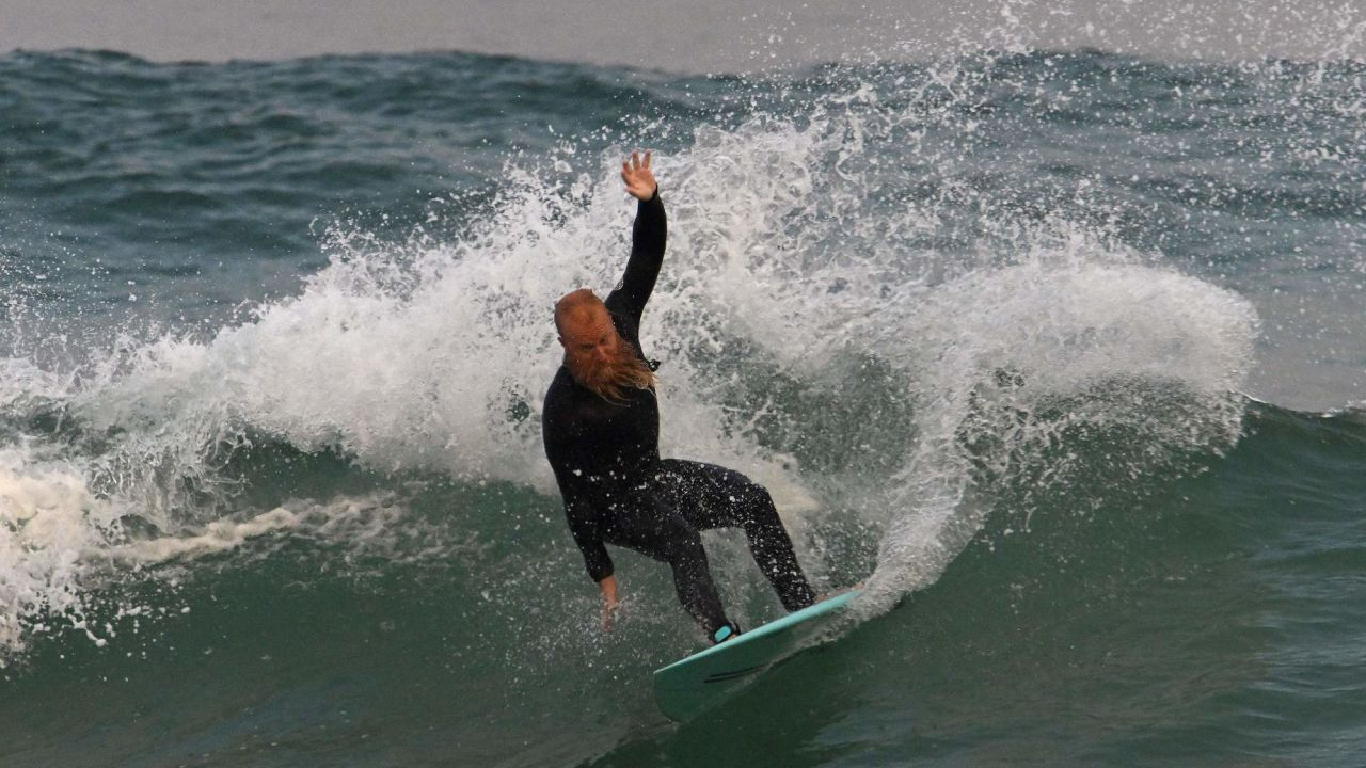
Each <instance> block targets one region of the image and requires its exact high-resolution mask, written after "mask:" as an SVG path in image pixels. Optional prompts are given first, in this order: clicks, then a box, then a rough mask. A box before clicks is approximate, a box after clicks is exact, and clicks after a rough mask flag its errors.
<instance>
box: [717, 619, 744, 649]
mask: <svg viewBox="0 0 1366 768" xmlns="http://www.w3.org/2000/svg"><path fill="white" fill-rule="evenodd" d="M739 636H740V625H739V624H736V623H734V622H728V623H726V624H722V625H721V626H719V627H717V628H716V631H715V632H713V633H711V644H712V645H720V644H721V643H724V642H726V641H727V640H731V639H734V638H737V637H739Z"/></svg>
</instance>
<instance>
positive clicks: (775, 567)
mask: <svg viewBox="0 0 1366 768" xmlns="http://www.w3.org/2000/svg"><path fill="white" fill-rule="evenodd" d="M621 178H622V180H623V181H624V182H625V183H626V191H627V192H629V193H630V194H631V195H632V196H633V197H635V198H636V199H637V200H638V201H639V203H638V205H637V209H636V220H635V225H634V227H633V229H632V244H631V257H630V260H629V261H627V263H626V272H625V274H624V275H623V276H622V279H621V284H620V285H619V286H618V287H617V288H616V289H615V290H613V291H612V292H611V293H609V294H607V300H606V301H603V300H601V299H599V298H598V297H597V296H596V295H595V294H594V293H593V292H592V291H591V290H589V289H587V288H580V289H578V290H576V291H571V292H569V293H567V294H565V295H564V296H563V297H562V298H561V299H560V300H559V301H558V302H557V303H556V304H555V328H556V330H557V331H558V332H559V340H560V346H562V347H564V362H563V364H562V365H561V366H560V369H559V371H558V372H557V373H556V374H555V380H554V382H552V383H551V385H550V389H549V391H547V392H546V395H545V406H544V408H543V409H542V412H541V432H542V437H543V439H544V441H545V455H546V458H547V459H549V460H550V465H551V467H553V468H554V470H555V479H556V481H557V482H558V483H559V487H560V495H561V496H562V497H563V498H564V507H565V514H566V516H567V517H568V519H569V530H570V532H571V533H572V534H573V536H574V542H575V543H576V544H578V546H579V549H580V550H582V551H583V558H584V563H585V564H586V565H587V567H588V575H589V577H590V578H591V579H593V581H595V582H597V584H598V588H599V590H600V591H601V593H602V621H603V629H609V628H610V627H611V622H612V617H613V615H614V612H615V611H616V608H617V599H618V598H617V595H618V591H617V579H616V575H615V569H614V567H613V565H612V559H611V557H609V556H608V554H607V547H606V546H605V545H607V544H612V545H614V546H619V547H627V548H629V549H633V550H636V551H637V552H641V553H643V554H645V555H648V556H649V557H651V558H654V559H655V560H660V561H662V562H665V563H668V565H669V568H670V569H671V570H672V571H673V579H674V585H675V587H676V588H677V589H678V599H679V602H681V603H682V604H683V607H684V608H685V609H686V610H687V611H688V613H689V614H691V615H692V617H693V618H694V619H696V620H697V622H698V623H699V624H701V625H702V628H703V629H704V630H705V631H706V633H707V636H708V637H709V638H711V640H712V642H713V643H719V642H723V641H725V640H728V639H730V638H732V637H734V636H736V635H738V634H739V632H740V628H739V627H738V626H736V624H735V623H734V622H732V621H730V620H729V619H728V618H727V617H726V614H725V611H724V610H723V609H722V607H721V599H720V596H719V595H718V594H717V592H716V584H715V583H714V582H713V581H712V576H711V569H710V567H709V565H708V563H707V553H706V551H705V550H704V549H703V548H702V538H701V536H700V534H699V531H703V530H708V529H711V528H722V527H736V526H738V527H741V528H744V530H745V535H746V536H747V537H748V539H749V547H750V552H751V554H753V556H754V560H755V562H757V563H758V565H759V568H760V570H762V571H763V573H764V576H766V577H767V578H768V580H769V583H771V584H772V585H773V588H774V589H775V590H776V591H777V593H778V597H779V599H780V600H781V601H782V604H783V607H785V608H786V609H787V610H789V611H795V610H798V609H801V608H805V607H807V606H809V605H811V604H812V602H813V601H814V598H815V595H814V593H813V592H812V591H811V586H810V585H809V584H808V583H807V581H806V576H805V575H804V574H803V573H802V570H801V566H799V565H798V563H797V557H796V554H795V553H794V552H793V550H792V540H791V539H790V538H789V537H788V535H787V531H786V530H785V529H784V528H783V524H782V522H781V521H780V520H779V519H778V512H777V509H776V508H775V507H774V505H773V499H772V498H771V497H770V496H769V494H768V491H766V490H764V488H763V486H761V485H759V484H757V483H754V482H752V481H750V480H749V479H748V478H746V477H745V476H744V475H741V474H740V473H738V472H735V471H732V470H729V469H725V468H723V467H718V466H714V465H711V464H702V463H699V462H693V461H681V460H678V459H661V458H660V456H659V405H658V402H657V401H656V399H655V390H654V384H655V376H654V368H655V365H654V364H651V363H650V362H648V361H647V360H646V358H645V356H644V355H643V354H642V353H641V347H640V317H641V313H642V312H644V310H645V304H646V303H647V302H648V301H649V300H650V294H651V293H652V292H653V291H654V287H655V279H656V277H658V275H659V268H660V266H661V264H662V263H663V260H664V244H665V239H666V222H665V216H664V203H663V202H662V201H661V200H660V198H659V188H658V185H657V184H656V183H655V178H654V174H653V173H652V172H651V171H650V153H648V152H647V153H645V157H644V159H643V160H642V159H641V157H640V155H639V153H636V152H632V153H631V159H630V160H628V161H626V162H623V163H622V165H621Z"/></svg>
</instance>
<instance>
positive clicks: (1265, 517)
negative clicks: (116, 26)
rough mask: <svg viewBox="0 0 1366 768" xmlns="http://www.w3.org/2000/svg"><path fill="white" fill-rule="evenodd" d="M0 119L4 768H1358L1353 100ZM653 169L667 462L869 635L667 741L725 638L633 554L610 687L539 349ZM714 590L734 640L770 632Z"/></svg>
mask: <svg viewBox="0 0 1366 768" xmlns="http://www.w3.org/2000/svg"><path fill="white" fill-rule="evenodd" d="M0 73H2V74H3V77H0V107H3V113H4V114H5V115H6V117H5V118H4V121H3V122H0V161H2V162H3V164H4V165H3V167H4V175H3V176H0V270H2V271H3V274H4V275H5V277H6V278H7V280H6V283H7V285H8V286H9V291H8V292H7V296H6V302H5V304H4V308H3V311H4V313H5V320H6V324H5V326H4V328H3V330H0V352H3V357H0V676H3V680H2V682H0V684H2V685H3V686H4V689H5V695H4V696H0V713H2V714H3V715H4V716H3V717H0V735H2V736H3V737H4V738H0V757H3V760H4V764H5V765H7V766H29V765H32V766H39V765H43V766H46V765H66V764H70V765H118V766H142V765H146V766H161V765H179V764H187V763H188V764H195V765H224V766H228V765H231V766H242V765H251V766H257V765H259V766H292V765H310V764H336V765H357V766H361V765H364V766H369V765H395V764H401V765H451V764H454V765H466V764H474V763H475V762H476V761H477V762H479V763H481V764H491V765H506V766H519V765H537V766H543V765H581V764H593V765H623V766H625V765H640V764H651V763H660V764H667V765H693V764H699V763H701V762H703V761H706V762H708V763H710V762H714V758H715V755H714V754H713V745H716V744H730V745H739V746H742V749H743V754H744V755H745V758H744V759H745V762H746V764H753V765H770V764H771V765H775V766H793V765H812V766H816V765H834V764H847V763H861V764H862V763H870V764H872V763H876V764H881V763H884V762H887V763H899V762H902V761H906V760H915V761H918V762H927V763H944V764H962V763H964V762H967V763H972V764H995V763H1007V762H1011V761H1015V760H1037V761H1039V762H1048V763H1085V764H1097V763H1099V764H1108V763H1116V762H1124V763H1142V764H1155V765H1156V764H1171V763H1172V762H1179V761H1188V760H1189V759H1190V758H1191V757H1192V756H1194V755H1199V756H1200V757H1201V758H1205V759H1207V758H1208V756H1210V755H1221V756H1224V757H1225V758H1226V759H1228V760H1229V761H1232V762H1239V763H1247V762H1251V763H1254V764H1255V763H1257V762H1258V761H1265V762H1266V763H1267V764H1283V763H1286V762H1289V763H1314V764H1335V763H1338V762H1341V761H1343V760H1344V759H1345V756H1348V755H1353V754H1359V753H1360V748H1361V747H1363V746H1366V744H1363V743H1362V736H1361V733H1360V730H1359V728H1358V727H1357V722H1356V721H1357V719H1359V713H1360V711H1362V710H1361V707H1362V704H1363V701H1362V696H1361V693H1360V692H1361V690H1362V687H1361V685H1360V682H1361V681H1360V675H1359V673H1358V672H1357V671H1356V670H1357V669H1358V668H1359V666H1360V665H1359V663H1358V662H1359V661H1360V658H1359V656H1360V651H1359V648H1358V646H1359V643H1357V642H1355V640H1356V639H1357V638H1359V637H1360V636H1361V632H1362V631H1363V625H1362V618H1361V616H1360V612H1359V611H1353V610H1351V606H1354V605H1358V604H1359V601H1360V598H1361V597H1362V587H1361V581H1360V579H1359V578H1358V577H1357V576H1356V575H1355V574H1356V571H1357V570H1359V566H1360V565H1361V564H1362V562H1363V551H1364V550H1363V549H1362V547H1361V546H1360V544H1359V542H1360V541H1361V540H1362V539H1363V537H1362V536H1361V534H1362V530H1361V512H1362V507H1361V501H1360V500H1361V499H1362V498H1366V487H1363V481H1362V474H1361V473H1360V471H1359V465H1360V461H1361V459H1362V458H1363V456H1366V450H1363V449H1366V418H1364V417H1363V416H1362V411H1361V410H1360V409H1359V407H1358V406H1355V405H1354V403H1359V402H1360V401H1362V400H1363V398H1366V396H1364V395H1363V387H1366V383H1363V379H1362V376H1361V360H1363V359H1366V342H1363V341H1362V339H1361V338H1360V336H1359V312H1358V311H1357V307H1358V306H1359V303H1358V299H1359V295H1360V292H1361V288H1362V284H1361V275H1362V272H1363V271H1366V267H1364V266H1363V262H1362V260H1361V255H1360V253H1359V252H1358V250H1359V249H1357V248H1356V244H1358V243H1360V242H1361V238H1362V236H1363V234H1364V233H1363V225H1366V201H1363V199H1362V194H1363V192H1362V190H1363V189H1366V183H1364V182H1366V179H1363V177H1362V172H1361V168H1363V167H1366V165H1363V162H1362V160H1363V157H1362V155H1363V152H1366V134H1363V131H1362V129H1361V127H1360V125H1359V123H1360V120H1359V116H1360V114H1361V112H1362V107H1363V104H1366V99H1363V96H1366V91H1363V87H1362V75H1363V71H1362V68H1361V67H1360V66H1358V65H1355V64H1350V63H1343V64H1331V63H1319V64H1314V65H1301V64H1295V63H1290V62H1264V63H1258V64H1246V65H1208V64H1163V63H1157V62H1150V61H1142V60H1135V59H1131V58H1125V57H1121V56H1115V55H1110V54H1105V53H1101V52H1080V53H1066V54H1059V53H1047V52H1026V53H1000V54H996V53H993V54H960V55H956V56H954V57H952V58H942V59H939V60H936V61H933V62H930V63H923V64H916V65H908V64H894V65H893V64H886V65H865V66H858V67H851V66H829V67H819V68H813V69H803V70H797V71H790V72H778V73H773V74H770V75H765V76H762V77H759V76H754V77H749V78H744V79H741V78H679V77H672V76H667V75H663V74H658V73H645V72H637V71H630V70H621V69H611V68H601V67H590V66H579V65H564V64H544V63H537V62H529V61H521V60H516V59H508V58H498V57H482V56H473V55H458V54H449V55H443V54H429V55H412V56H355V57H324V58H318V59H309V60H302V61H294V62H284V63H275V64H252V63H229V64H221V65H154V64H150V63H147V62H144V61H141V60H138V59H135V58H131V57H127V56H123V55H119V54H107V53H83V52H72V53H65V54H55V55H47V54H44V55H38V54H23V53H20V54H11V55H8V56H6V57H4V58H0ZM635 146H646V147H652V148H654V149H655V151H656V153H657V158H658V160H657V173H658V175H659V177H660V179H661V189H662V192H663V195H664V197H665V201H666V205H667V208H668V211H669V217H670V244H669V254H668V257H667V261H666V266H665V270H664V273H663V275H662V276H661V278H660V284H659V288H658V289H657V291H656V294H655V297H654V299H653V300H652V303H651V305H650V308H649V310H648V313H647V317H646V321H645V324H644V327H643V329H642V337H643V343H644V345H645V346H646V347H647V350H648V351H649V352H650V353H651V354H652V356H654V357H658V358H661V359H663V360H664V362H665V365H664V367H663V368H662V369H661V370H660V378H661V389H660V395H661V410H662V412H663V422H664V423H663V444H662V449H663V452H664V454H665V455H668V456H677V457H684V458H692V459H698V460H705V461H711V462H716V463H721V464H725V465H727V466H733V467H736V468H738V469H740V470H742V471H744V472H746V473H747V474H749V475H750V476H751V477H753V478H755V479H757V480H760V481H761V482H763V483H764V484H765V485H766V486H767V487H768V488H769V489H770V490H771V491H772V492H773V495H774V497H775V499H776V500H777V501H778V504H779V507H780V511H781V513H782V515H783V517H784V520H785V521H786V523H787V525H788V527H789V529H790V530H791V531H792V532H793V535H794V540H795V542H796V544H797V547H798V550H799V556H800V557H801V559H802V561H803V563H804V564H805V565H806V566H807V569H808V571H809V573H810V574H811V575H812V577H813V579H814V580H815V581H816V582H817V583H818V584H819V585H820V587H821V588H822V589H835V588H840V587H844V586H848V585H850V584H852V583H854V582H863V583H864V584H865V586H866V591H867V598H866V599H864V600H863V601H862V602H861V603H860V604H859V607H858V610H857V611H856V617H855V620H854V621H853V622H851V624H850V626H848V627H846V628H845V636H844V637H842V638H841V639H840V641H839V642H838V643H836V644H834V645H832V646H829V647H828V649H827V652H825V653H819V654H809V655H806V656H803V657H800V658H799V659H797V660H795V661H793V662H792V663H791V664H789V665H786V666H785V667H784V668H783V672H782V674H780V675H778V674H775V675H773V676H772V679H771V680H770V679H766V680H764V681H763V682H761V683H760V684H758V685H756V686H754V687H753V688H751V689H750V690H749V691H747V692H746V693H745V694H744V695H743V696H742V697H741V698H740V699H739V700H738V701H737V702H736V703H735V704H734V705H731V706H728V707H726V708H725V709H723V710H720V711H718V712H716V713H715V714H714V715H710V716H707V717H704V718H702V719H701V720H699V721H697V722H695V723H692V724H689V725H687V726H685V727H682V728H676V727H671V726H668V725H667V724H666V723H665V722H664V721H663V720H662V718H661V716H660V715H658V713H657V712H656V711H655V710H654V709H653V706H652V704H651V702H650V693H649V683H648V680H649V672H650V671H651V670H652V669H654V668H656V667H659V666H662V665H663V664H665V663H667V662H668V661H671V660H673V659H675V658H677V657H679V656H681V655H683V654H685V653H687V652H690V651H691V650H694V649H695V648H697V647H698V644H699V641H700V638H699V637H697V635H696V630H695V629H694V628H693V627H692V626H691V625H690V623H689V621H688V620H687V619H686V617H685V615H684V614H683V612H682V611H681V610H679V608H678V606H677V605H676V602H675V599H674V597H673V596H672V588H671V585H670V583H669V580H668V578H667V573H665V572H664V569H661V568H660V567H658V566H657V565H655V564H653V563H651V562H650V561H648V560H646V559H644V558H641V557H636V556H634V555H632V554H630V553H626V552H622V553H620V555H621V556H620V558H619V570H620V573H621V574H622V577H623V580H624V587H625V589H626V594H627V595H628V597H627V604H626V609H625V611H624V616H623V621H622V622H621V624H620V626H619V627H618V628H617V629H616V630H615V631H613V632H611V633H608V634H603V633H601V632H600V631H599V629H598V627H597V626H596V619H595V617H596V590H594V589H593V587H592V585H591V584H590V583H589V582H588V581H587V580H586V579H585V578H584V576H583V572H582V563H581V561H580V559H579V555H578V553H577V551H576V550H575V549H574V547H573V545H572V543H571V541H570V539H569V537H568V536H567V533H566V529H565V526H564V522H563V513H562V511H561V508H560V504H559V499H558V496H557V494H556V492H555V489H554V483H553V479H552V477H551V475H550V472H549V469H548V466H547V465H546V464H545V462H544V459H543V457H542V454H541V448H540V434H539V412H540V404H541V395H542V393H543V392H544V390H545V388H546V386H547V385H548V383H549V381H550V378H551V376H552V375H553V373H554V370H555V367H556V365H557V362H558V349H559V348H558V345H557V343H556V340H555V337H554V333H553V328H552V326H551V323H550V312H549V310H550V307H551V306H552V305H553V303H554V300H555V299H556V298H557V297H558V296H559V295H560V294H562V293H564V292H565V291H567V290H569V289H571V288H573V287H576V286H580V285H589V286H593V287H596V288H598V289H607V288H610V286H611V285H612V284H613V283H614V282H615V281H616V279H617V277H618V275H619V271H620V269H621V267H622V265H623V260H624V258H625V254H626V251H627V240H628V235H629V227H630V220H631V215H632V213H633V206H631V205H629V204H628V201H627V200H626V198H625V197H624V196H623V195H622V194H621V192H620V189H619V186H618V185H619V181H618V180H617V179H616V178H615V176H614V171H613V168H614V166H615V163H616V162H618V161H619V158H620V157H621V156H622V155H623V153H628V152H629V151H630V149H631V148H632V147H635ZM1316 413H1317V415H1316ZM707 544H708V547H709V551H710V552H711V556H712V560H713V564H714V568H715V570H716V571H717V573H718V577H719V581H720V582H721V584H722V591H723V597H724V598H725V600H726V602H727V604H728V605H729V606H731V607H732V613H733V615H735V616H736V617H737V618H738V620H739V621H740V622H741V623H742V624H745V625H747V626H752V625H755V624H758V623H762V622H763V621H765V620H768V619H770V618H773V617H774V616H776V615H778V613H779V612H780V610H781V609H780V607H779V606H778V604H777V601H776V599H775V598H774V596H773V595H772V594H771V592H770V591H769V590H768V588H767V586H766V585H765V584H764V583H763V580H762V578H761V577H760V576H759V574H758V572H757V569H755V568H754V567H753V565H752V563H751V562H750V561H749V556H748V553H747V551H746V549H745V546H744V543H743V540H742V539H737V538H736V537H735V535H734V534H733V533H724V532H723V533H714V534H708V536H707ZM1348 762H1350V760H1349V761H1348ZM1344 764H1346V763H1344Z"/></svg>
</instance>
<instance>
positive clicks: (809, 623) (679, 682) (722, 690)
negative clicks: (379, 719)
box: [654, 590, 858, 721]
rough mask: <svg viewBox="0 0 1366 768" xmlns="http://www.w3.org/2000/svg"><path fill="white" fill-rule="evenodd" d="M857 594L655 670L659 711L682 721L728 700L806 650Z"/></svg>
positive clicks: (839, 597)
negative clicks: (803, 649)
mask: <svg viewBox="0 0 1366 768" xmlns="http://www.w3.org/2000/svg"><path fill="white" fill-rule="evenodd" d="M857 595H858V591H857V590H853V591H849V592H845V593H843V594H840V595H836V596H834V597H832V598H830V599H829V600H825V601H822V602H819V603H816V604H815V605H813V606H811V607H810V608H803V609H802V610H800V611H794V612H792V613H789V614H788V615H786V616H784V617H782V618H781V619H778V620H777V621H772V622H769V623H768V624H765V625H763V626H762V627H757V628H755V629H752V630H750V631H748V632H746V633H744V634H742V635H740V636H739V637H737V638H735V639H734V640H728V641H726V642H724V643H721V644H720V645H713V646H712V647H710V648H708V649H707V650H705V651H700V652H698V653H694V654H693V655H691V656H689V657H687V658H685V659H682V660H680V661H676V662H674V663H673V664H670V665H669V666H667V667H664V668H663V669H657V670H655V674H654V683H655V702H656V703H657V704H659V709H660V711H661V712H663V713H664V715H665V717H668V718H669V719H670V720H675V721H683V720H687V719H689V718H691V717H693V716H695V715H697V714H698V713H699V712H701V711H702V710H704V709H706V708H707V707H710V706H712V705H714V704H717V703H719V702H720V701H722V700H724V699H726V698H728V697H729V696H730V695H732V694H734V693H736V692H737V691H739V690H740V689H741V688H744V687H745V686H746V685H747V684H749V683H750V682H751V681H753V680H754V678H756V677H758V676H759V675H761V674H763V673H764V672H765V671H767V670H768V669H770V668H772V667H773V666H774V665H775V664H778V663H779V662H781V661H784V660H785V659H787V658H788V657H789V656H791V655H792V654H794V653H796V652H797V651H800V650H802V648H803V647H804V646H805V641H806V640H808V639H809V638H810V637H811V635H812V634H813V633H814V632H816V631H817V630H818V629H819V628H820V627H821V626H823V625H824V624H825V623H826V622H825V621H824V620H825V619H828V618H830V617H832V616H834V615H836V614H838V613H840V612H841V611H843V610H844V609H845V607H847V606H848V604H849V601H850V600H853V599H854V597H855V596H857Z"/></svg>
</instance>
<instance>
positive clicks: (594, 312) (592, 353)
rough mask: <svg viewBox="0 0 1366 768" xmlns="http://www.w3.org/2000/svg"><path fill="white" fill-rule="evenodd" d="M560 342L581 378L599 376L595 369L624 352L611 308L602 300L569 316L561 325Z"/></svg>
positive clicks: (570, 367)
mask: <svg viewBox="0 0 1366 768" xmlns="http://www.w3.org/2000/svg"><path fill="white" fill-rule="evenodd" d="M560 345H561V346H563V347H564V359H565V365H567V366H569V372H570V373H571V374H573V375H574V378H576V379H579V380H581V381H582V380H591V379H593V378H595V377H594V376H593V374H594V372H597V371H600V370H602V369H603V368H605V367H607V366H609V365H610V364H611V363H612V362H613V361H614V360H616V359H617V358H618V357H620V355H621V352H620V349H621V337H620V336H618V335H617V329H616V326H614V325H613V324H612V318H611V317H608V315H607V308H606V307H604V306H603V305H601V304H596V305H594V304H589V305H586V306H583V307H580V308H579V309H578V310H576V311H574V312H571V313H570V314H569V316H567V317H565V318H564V321H563V323H562V325H561V328H560Z"/></svg>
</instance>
